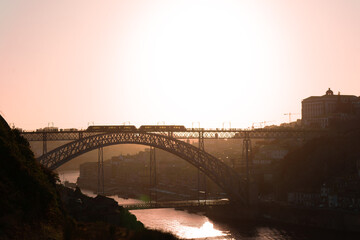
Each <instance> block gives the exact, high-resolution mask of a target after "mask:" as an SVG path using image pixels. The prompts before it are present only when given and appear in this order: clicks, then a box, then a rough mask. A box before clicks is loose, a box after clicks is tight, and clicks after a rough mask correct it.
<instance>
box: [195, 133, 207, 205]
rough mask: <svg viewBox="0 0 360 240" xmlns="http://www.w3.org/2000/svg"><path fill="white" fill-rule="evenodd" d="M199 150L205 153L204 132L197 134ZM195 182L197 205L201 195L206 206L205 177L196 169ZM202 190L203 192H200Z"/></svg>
mask: <svg viewBox="0 0 360 240" xmlns="http://www.w3.org/2000/svg"><path fill="white" fill-rule="evenodd" d="M199 149H200V150H202V151H205V144H204V132H203V131H200V132H199ZM197 181H198V204H199V205H200V200H201V193H203V195H204V196H203V198H204V200H205V204H206V194H207V193H206V175H205V174H204V173H203V172H202V171H201V170H200V168H198V170H197ZM202 189H203V190H202Z"/></svg>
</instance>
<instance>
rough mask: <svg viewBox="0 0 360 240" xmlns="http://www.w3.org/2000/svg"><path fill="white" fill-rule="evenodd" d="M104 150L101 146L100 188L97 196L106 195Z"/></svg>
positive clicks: (99, 153) (99, 165)
mask: <svg viewBox="0 0 360 240" xmlns="http://www.w3.org/2000/svg"><path fill="white" fill-rule="evenodd" d="M104 193H105V190H104V148H103V147H102V146H100V147H99V148H98V186H97V194H103V195H104Z"/></svg>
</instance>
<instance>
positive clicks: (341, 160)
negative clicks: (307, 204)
mask: <svg viewBox="0 0 360 240" xmlns="http://www.w3.org/2000/svg"><path fill="white" fill-rule="evenodd" d="M359 146H360V134H359V132H358V131H352V132H351V134H342V135H339V136H329V137H322V138H318V139H313V140H310V141H309V142H307V143H306V144H305V145H304V146H302V147H301V148H299V149H296V150H294V151H292V152H290V153H289V154H288V155H287V156H286V157H285V159H284V160H283V161H281V162H280V163H279V165H278V173H279V174H278V177H277V180H276V183H275V184H276V186H277V188H278V193H280V195H281V196H282V197H283V198H284V197H285V195H286V193H287V192H292V191H306V192H318V191H319V190H320V187H321V186H322V184H327V185H334V184H335V183H336V181H346V179H348V178H351V177H352V179H355V180H356V179H357V180H356V181H358V180H359V176H358V170H357V169H358V165H359V163H360V148H359ZM358 192H359V191H358Z"/></svg>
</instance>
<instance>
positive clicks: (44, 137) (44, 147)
mask: <svg viewBox="0 0 360 240" xmlns="http://www.w3.org/2000/svg"><path fill="white" fill-rule="evenodd" d="M46 153H47V134H46V132H44V133H43V155H45V154H46Z"/></svg>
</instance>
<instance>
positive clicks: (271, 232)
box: [59, 171, 360, 240]
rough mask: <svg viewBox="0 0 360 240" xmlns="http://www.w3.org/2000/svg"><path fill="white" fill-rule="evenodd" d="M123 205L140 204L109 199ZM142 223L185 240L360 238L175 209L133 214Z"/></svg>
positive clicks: (68, 175) (66, 175)
mask: <svg viewBox="0 0 360 240" xmlns="http://www.w3.org/2000/svg"><path fill="white" fill-rule="evenodd" d="M78 176H79V171H64V172H60V173H59V177H60V179H61V181H62V182H63V181H65V180H67V181H69V182H76V180H77V178H78ZM81 191H82V192H83V193H84V194H86V195H88V196H96V194H94V193H93V192H92V191H89V190H85V189H81ZM109 197H112V198H114V199H115V201H117V202H118V203H119V204H120V205H121V204H133V203H139V202H141V201H140V200H136V199H123V198H119V197H117V196H109ZM130 212H131V213H133V214H134V215H135V216H136V217H137V219H138V220H139V221H141V222H142V223H144V225H145V226H146V227H148V228H152V229H159V230H162V231H166V232H171V233H173V234H175V235H177V236H178V237H180V238H182V239H197V240H199V239H208V240H210V239H211V240H220V239H241V240H262V239H280V240H282V239H292V240H305V239H306V240H318V239H328V240H330V239H331V240H332V239H360V236H359V234H344V233H341V232H331V231H326V230H315V229H311V228H310V229H309V228H304V227H286V228H285V227H283V226H278V225H274V226H269V225H268V224H267V225H265V226H264V225H262V224H258V223H251V222H247V221H242V222H241V221H230V222H226V223H224V222H218V221H211V220H210V219H208V218H207V217H206V216H203V215H201V214H193V213H188V212H185V211H177V210H175V209H173V208H172V209H171V208H166V209H144V210H131V211H130Z"/></svg>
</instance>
